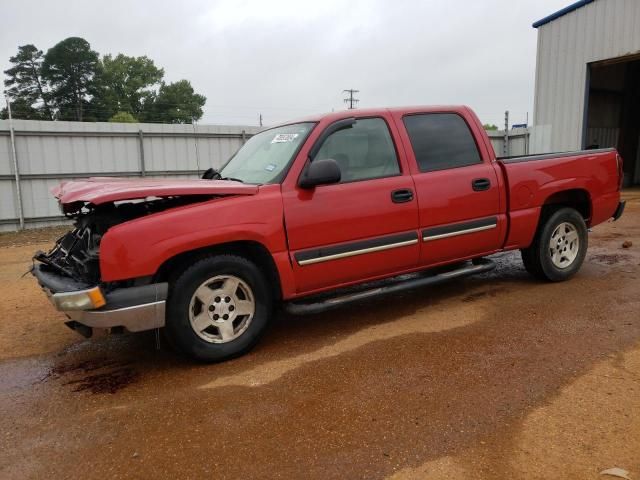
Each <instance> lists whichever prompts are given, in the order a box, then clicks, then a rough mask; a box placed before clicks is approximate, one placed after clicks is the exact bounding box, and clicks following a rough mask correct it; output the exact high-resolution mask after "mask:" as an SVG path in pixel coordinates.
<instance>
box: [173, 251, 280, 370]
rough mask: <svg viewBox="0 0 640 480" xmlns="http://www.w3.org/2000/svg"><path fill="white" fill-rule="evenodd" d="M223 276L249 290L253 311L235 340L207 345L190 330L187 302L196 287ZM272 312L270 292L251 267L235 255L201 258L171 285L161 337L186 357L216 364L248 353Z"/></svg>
mask: <svg viewBox="0 0 640 480" xmlns="http://www.w3.org/2000/svg"><path fill="white" fill-rule="evenodd" d="M223 275H233V276H234V277H237V278H239V279H241V280H242V281H243V282H244V283H245V284H246V285H247V286H248V287H249V288H250V290H251V294H252V295H253V301H254V304H255V311H254V313H253V317H252V319H251V321H250V322H249V323H248V326H247V328H246V330H244V332H243V333H242V334H240V335H239V336H238V337H237V338H235V339H233V340H230V341H228V342H227V343H211V342H210V341H207V340H205V339H203V338H201V336H200V334H198V333H196V331H195V330H194V327H192V324H191V320H190V309H191V308H192V304H191V302H192V297H193V295H194V293H195V292H196V289H198V287H200V286H201V285H202V284H203V283H204V282H207V281H208V280H209V279H211V278H213V277H216V276H223ZM272 311H273V296H272V292H271V291H270V290H269V286H268V283H267V282H266V280H265V278H264V276H263V274H262V272H261V271H260V270H259V269H258V267H257V266H256V265H255V264H254V263H252V262H251V261H249V260H247V259H246V258H243V257H239V256H236V255H216V256H210V257H204V258H201V259H200V260H198V261H196V262H195V263H194V264H192V265H191V266H189V267H188V268H186V269H185V270H184V271H183V272H182V273H181V274H180V275H178V276H177V278H176V280H175V281H174V282H172V283H171V285H170V289H169V298H168V302H167V321H166V329H165V334H166V336H167V337H169V339H170V340H169V341H170V343H171V344H173V345H174V346H175V347H177V349H178V350H179V351H181V352H183V353H185V354H186V355H188V356H190V357H192V358H194V359H196V360H199V361H202V362H220V361H223V360H228V359H230V358H234V357H237V356H240V355H243V354H244V353H246V352H248V351H249V350H251V348H253V346H255V344H256V343H257V342H258V340H259V339H260V337H261V336H262V334H263V333H264V330H265V328H266V326H267V324H268V322H269V320H270V319H271V315H272ZM213 331H214V332H215V331H216V330H215V329H214V330H213Z"/></svg>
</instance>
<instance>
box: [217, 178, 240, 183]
mask: <svg viewBox="0 0 640 480" xmlns="http://www.w3.org/2000/svg"><path fill="white" fill-rule="evenodd" d="M217 180H231V181H232V182H240V183H244V180H240V179H239V178H234V177H220V178H218V179H217Z"/></svg>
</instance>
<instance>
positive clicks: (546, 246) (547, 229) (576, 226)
mask: <svg viewBox="0 0 640 480" xmlns="http://www.w3.org/2000/svg"><path fill="white" fill-rule="evenodd" d="M587 246H588V238H587V226H586V224H585V223H584V219H583V218H582V215H580V213H578V212H577V211H576V210H574V209H572V208H560V209H558V210H556V211H555V212H553V213H551V214H549V215H547V216H546V218H544V219H543V220H542V222H541V224H540V226H539V227H538V231H537V233H536V236H535V238H534V240H533V243H532V244H531V246H530V247H529V248H525V249H523V250H522V251H521V253H522V261H523V263H524V266H525V268H526V269H527V271H528V272H529V273H531V274H532V275H534V276H535V277H537V278H540V279H543V280H549V281H552V282H559V281H562V280H566V279H568V278H570V277H572V276H573V275H574V274H575V273H576V272H577V271H578V270H579V269H580V267H581V266H582V262H583V261H584V257H585V255H586V253H587Z"/></svg>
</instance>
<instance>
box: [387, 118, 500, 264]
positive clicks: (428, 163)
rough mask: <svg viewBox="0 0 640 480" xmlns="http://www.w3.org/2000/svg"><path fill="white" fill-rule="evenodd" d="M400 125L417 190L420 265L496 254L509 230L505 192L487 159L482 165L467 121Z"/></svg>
mask: <svg viewBox="0 0 640 480" xmlns="http://www.w3.org/2000/svg"><path fill="white" fill-rule="evenodd" d="M396 121H397V123H398V126H399V128H400V130H401V138H402V139H403V143H406V146H407V147H408V148H407V155H408V159H409V163H410V166H411V168H412V170H413V179H414V182H415V185H416V196H417V198H418V208H419V215H420V240H421V241H420V244H421V250H420V265H433V264H438V263H444V262H449V261H453V260H457V259H464V258H469V257H473V256H480V255H484V254H489V253H493V252H495V251H496V250H497V249H498V248H500V246H501V238H502V237H503V235H504V230H505V228H506V216H505V215H504V213H502V212H501V205H500V189H501V188H504V187H503V186H502V185H501V184H500V181H499V177H498V175H497V173H496V171H495V168H494V165H493V164H492V162H491V159H490V158H489V157H488V155H485V157H486V158H485V159H484V160H483V156H482V155H481V153H480V149H479V145H478V144H477V142H476V140H475V138H476V137H474V134H473V132H472V130H471V129H470V127H469V125H470V124H469V123H468V122H467V120H465V118H464V117H463V116H462V115H461V114H459V113H452V112H443V113H437V112H434V113H416V114H408V115H402V116H400V115H398V116H397V117H396ZM402 127H404V130H403V128H402ZM475 133H476V134H478V132H475ZM480 148H483V147H480Z"/></svg>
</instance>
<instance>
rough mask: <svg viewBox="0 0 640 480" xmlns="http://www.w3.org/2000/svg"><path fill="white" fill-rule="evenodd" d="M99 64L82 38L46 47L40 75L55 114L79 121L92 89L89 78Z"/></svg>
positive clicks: (97, 68) (93, 90)
mask: <svg viewBox="0 0 640 480" xmlns="http://www.w3.org/2000/svg"><path fill="white" fill-rule="evenodd" d="M99 67H100V64H99V61H98V53H97V52H95V51H93V50H91V45H89V42H87V41H86V40H85V39H83V38H79V37H70V38H67V39H66V40H62V41H61V42H59V43H57V44H56V45H54V46H53V47H52V48H50V49H49V50H48V51H47V54H46V55H45V56H44V62H43V63H42V77H43V78H44V79H45V80H46V81H47V82H48V83H49V86H50V88H51V99H52V101H53V103H54V104H55V107H56V109H57V110H58V114H57V118H60V119H63V120H76V121H80V122H81V121H83V120H84V119H85V110H86V109H87V108H88V107H89V105H90V103H89V102H90V100H91V97H92V94H93V93H95V84H94V82H93V80H94V77H95V75H96V73H97V72H98V70H99Z"/></svg>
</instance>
